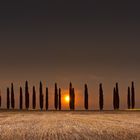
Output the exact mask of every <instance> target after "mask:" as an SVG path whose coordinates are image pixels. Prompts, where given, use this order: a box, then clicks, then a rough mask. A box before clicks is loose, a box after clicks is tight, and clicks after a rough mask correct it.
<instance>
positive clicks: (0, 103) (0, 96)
mask: <svg viewBox="0 0 140 140" xmlns="http://www.w3.org/2000/svg"><path fill="white" fill-rule="evenodd" d="M0 108H1V93H0Z"/></svg>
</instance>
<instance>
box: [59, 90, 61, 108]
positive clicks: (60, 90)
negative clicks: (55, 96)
mask: <svg viewBox="0 0 140 140" xmlns="http://www.w3.org/2000/svg"><path fill="white" fill-rule="evenodd" d="M59 110H61V89H60V88H59Z"/></svg>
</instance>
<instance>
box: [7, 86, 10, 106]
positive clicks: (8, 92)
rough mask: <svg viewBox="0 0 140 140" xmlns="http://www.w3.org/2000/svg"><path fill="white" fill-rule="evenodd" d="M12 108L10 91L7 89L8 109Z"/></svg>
mask: <svg viewBox="0 0 140 140" xmlns="http://www.w3.org/2000/svg"><path fill="white" fill-rule="evenodd" d="M9 108H10V90H9V88H7V109H9Z"/></svg>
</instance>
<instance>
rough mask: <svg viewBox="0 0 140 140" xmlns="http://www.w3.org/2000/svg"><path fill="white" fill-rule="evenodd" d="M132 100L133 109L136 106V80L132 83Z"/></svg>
mask: <svg viewBox="0 0 140 140" xmlns="http://www.w3.org/2000/svg"><path fill="white" fill-rule="evenodd" d="M131 100H132V101H131V102H132V109H134V108H135V88H134V82H132V85H131Z"/></svg>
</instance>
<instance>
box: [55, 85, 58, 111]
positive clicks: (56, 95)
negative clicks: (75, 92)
mask: <svg viewBox="0 0 140 140" xmlns="http://www.w3.org/2000/svg"><path fill="white" fill-rule="evenodd" d="M54 107H55V109H56V110H57V108H58V89H57V83H55V91H54Z"/></svg>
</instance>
